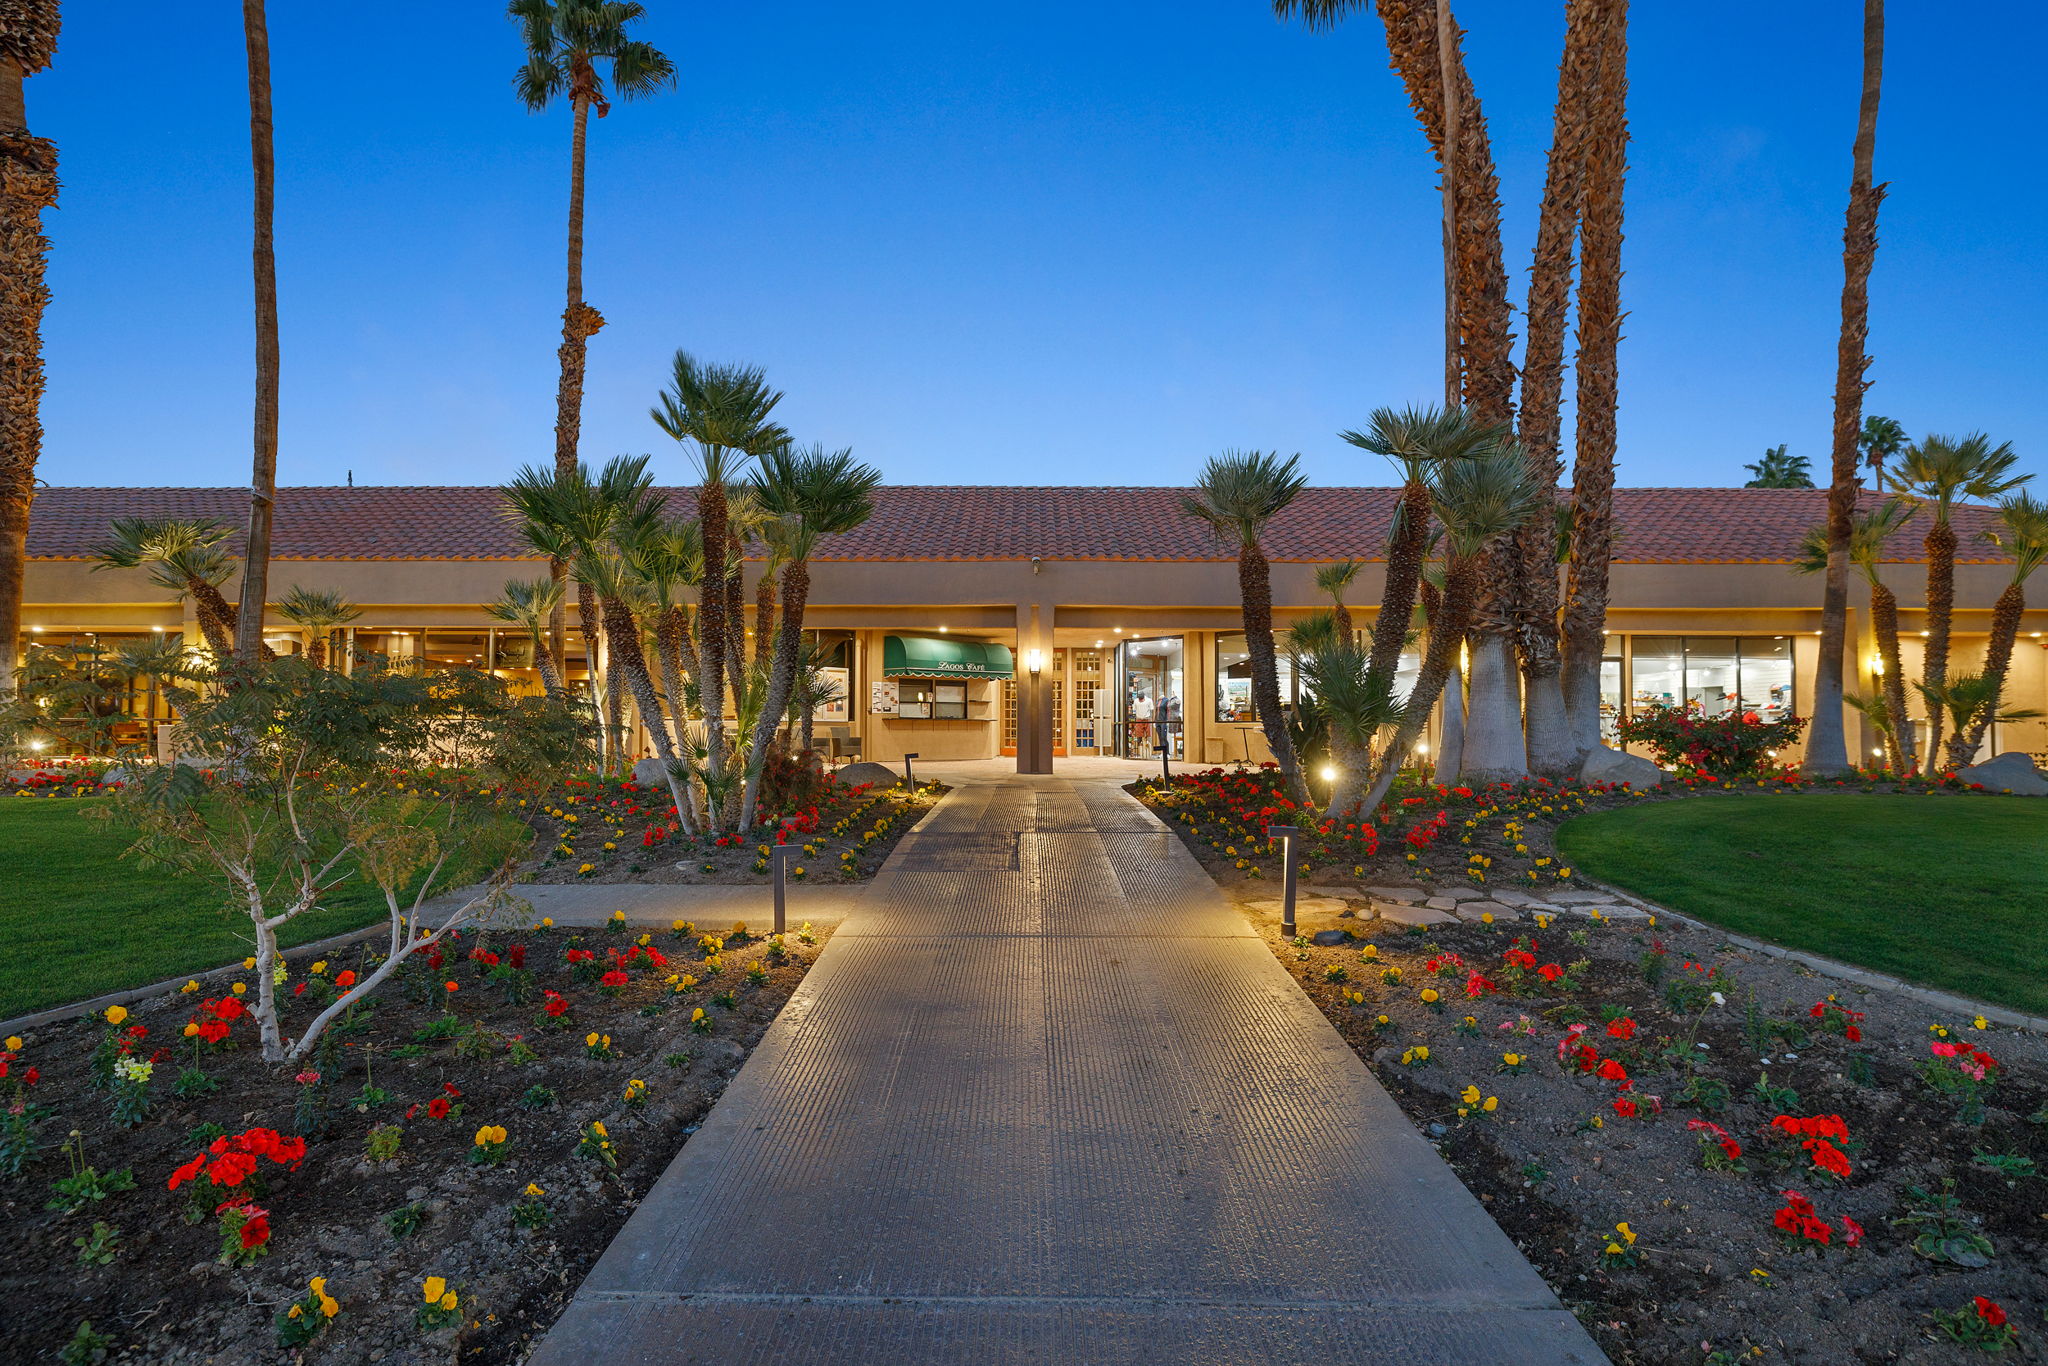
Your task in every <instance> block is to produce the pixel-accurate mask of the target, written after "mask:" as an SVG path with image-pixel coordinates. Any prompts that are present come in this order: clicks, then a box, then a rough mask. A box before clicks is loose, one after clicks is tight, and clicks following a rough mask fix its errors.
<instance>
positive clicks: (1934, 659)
mask: <svg viewBox="0 0 2048 1366" xmlns="http://www.w3.org/2000/svg"><path fill="white" fill-rule="evenodd" d="M1940 511H1942V512H1946V509H1940ZM1921 544H1922V545H1923V546H1924V547H1925V548H1926V551H1927V646H1926V657H1925V662H1924V663H1923V664H1922V665H1921V669H1920V676H1921V677H1922V678H1923V679H1925V680H1926V682H1927V685H1928V686H1929V687H1936V688H1938V687H1940V686H1941V685H1942V684H1944V683H1946V682H1948V643H1949V632H1950V630H1951V629H1952V628H1953V626H1954V622H1955V610H1956V529H1955V525H1954V524H1953V523H1952V522H1950V521H1949V520H1948V518H1947V517H1945V516H1942V517H1938V518H1937V520H1936V521H1935V523H1934V525H1933V526H1931V527H1929V528H1928V529H1927V536H1926V539H1925V540H1923V541H1922V542H1921ZM1947 719H1948V718H1947V717H1946V716H1945V715H1944V714H1943V712H1942V709H1941V708H1940V707H1929V708H1928V709H1927V766H1928V767H1929V768H1930V769H1932V768H1935V767H1937V763H1936V761H1937V760H1938V759H1939V758H1940V756H1941V733H1942V731H1943V729H1944V725H1943V723H1944V722H1945V721H1946V720H1947Z"/></svg>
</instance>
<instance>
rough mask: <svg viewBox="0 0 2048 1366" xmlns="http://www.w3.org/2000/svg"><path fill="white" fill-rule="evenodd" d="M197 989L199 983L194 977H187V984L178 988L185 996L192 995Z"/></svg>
mask: <svg viewBox="0 0 2048 1366" xmlns="http://www.w3.org/2000/svg"><path fill="white" fill-rule="evenodd" d="M197 990H199V983H198V982H197V981H195V980H192V979H187V980H186V982H185V985H184V986H181V987H179V988H178V991H179V993H180V994H182V995H185V996H190V995H191V994H192V993H193V992H195V991H197Z"/></svg>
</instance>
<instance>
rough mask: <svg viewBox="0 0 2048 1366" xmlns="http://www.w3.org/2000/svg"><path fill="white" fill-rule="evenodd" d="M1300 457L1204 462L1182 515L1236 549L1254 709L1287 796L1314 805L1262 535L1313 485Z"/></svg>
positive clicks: (1234, 455)
mask: <svg viewBox="0 0 2048 1366" xmlns="http://www.w3.org/2000/svg"><path fill="white" fill-rule="evenodd" d="M1300 465H1301V457H1300V456H1299V455H1290V456H1288V457H1287V458H1286V459H1285V460H1282V459H1281V458H1280V457H1279V454H1278V453H1277V452H1275V453H1273V454H1270V455H1269V454H1266V453H1265V452H1263V451H1225V452H1224V453H1223V454H1221V455H1219V456H1216V457H1214V458H1212V459H1211V460H1210V461H1209V463H1208V464H1207V465H1206V466H1204V467H1203V469H1202V475H1201V478H1200V479H1198V480H1197V481H1196V483H1195V492H1194V493H1192V494H1189V495H1187V496H1185V497H1183V498H1182V499H1181V512H1182V514H1183V515H1185V516H1188V517H1197V518H1200V519H1201V520H1202V521H1204V522H1207V523H1208V524H1209V527H1210V529H1211V530H1212V531H1214V532H1215V533H1216V537H1217V539H1218V540H1221V541H1224V542H1227V543H1228V542H1235V544H1236V546H1237V587H1238V593H1239V595H1240V597H1241V598H1242V600H1243V603H1244V638H1245V649H1246V651H1247V652H1248V653H1249V654H1250V656H1251V660H1250V663H1251V670H1252V706H1253V707H1254V708H1256V709H1257V711H1258V713H1259V727H1260V729H1261V730H1263V731H1264V732H1265V735H1266V744H1267V746H1268V747H1269V748H1270V749H1271V750H1272V751H1273V758H1274V760H1275V761H1276V762H1278V763H1279V765H1280V777H1281V781H1282V783H1283V785H1284V786H1285V787H1286V790H1287V795H1288V797H1289V798H1290V799H1291V800H1292V801H1293V802H1294V803H1295V805H1297V806H1302V807H1306V806H1308V805H1309V798H1308V787H1307V785H1306V784H1304V783H1303V781H1302V777H1301V765H1300V764H1299V763H1298V762H1297V761H1296V759H1295V754H1294V745H1293V743H1292V741H1291V740H1290V739H1289V738H1288V735H1287V718H1286V717H1285V716H1284V715H1282V713H1281V710H1280V673H1279V663H1278V660H1277V658H1276V657H1275V655H1274V652H1273V581H1272V572H1271V570H1270V568H1269V567H1268V565H1267V563H1266V555H1265V552H1264V551H1263V550H1261V549H1260V548H1259V536H1260V533H1262V532H1263V531H1264V530H1265V529H1266V526H1267V524H1268V523H1270V522H1271V521H1272V520H1273V518H1274V517H1275V516H1277V515H1278V514H1279V512H1280V511H1281V509H1283V508H1285V507H1286V506H1287V505H1288V504H1289V503H1291V502H1293V501H1294V499H1295V496H1296V495H1297V494H1299V493H1300V492H1301V491H1302V489H1303V488H1305V487H1307V485H1308V478H1307V476H1305V475H1303V474H1302V473H1301V472H1300Z"/></svg>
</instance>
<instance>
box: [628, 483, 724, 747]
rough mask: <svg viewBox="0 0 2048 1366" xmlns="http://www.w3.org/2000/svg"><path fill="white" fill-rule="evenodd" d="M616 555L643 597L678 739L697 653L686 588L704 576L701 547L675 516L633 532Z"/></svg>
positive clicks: (684, 520)
mask: <svg viewBox="0 0 2048 1366" xmlns="http://www.w3.org/2000/svg"><path fill="white" fill-rule="evenodd" d="M619 551H620V553H621V554H622V555H624V556H625V558H626V562H627V564H628V565H630V566H631V568H632V570H633V574H634V576H635V577H636V578H637V579H638V580H639V581H640V584H641V586H642V588H643V589H644V590H645V592H646V593H647V594H648V596H649V598H650V603H649V607H648V615H649V616H650V617H651V618H652V624H653V636H654V652H655V655H656V657H657V658H658V659H659V660H660V661H661V688H662V691H663V692H664V693H666V694H667V696H668V707H669V712H670V714H671V715H673V716H674V717H675V725H676V734H677V737H678V739H680V738H681V736H682V732H683V727H684V722H685V718H686V717H687V716H688V715H689V710H690V708H689V703H688V699H687V692H688V689H689V684H688V683H687V682H686V681H685V680H686V679H695V678H696V677H697V675H698V662H697V651H696V649H695V647H694V646H692V645H691V643H690V605H689V603H688V601H687V600H686V599H685V598H684V597H683V590H684V589H686V588H697V587H698V586H699V584H700V583H701V582H702V580H703V577H704V543H703V539H702V537H701V536H700V534H699V529H698V526H697V520H696V519H695V518H694V517H675V518H671V519H669V520H668V521H664V522H658V523H656V524H654V525H652V526H648V527H646V528H644V529H641V530H637V531H629V532H628V534H627V535H626V537H625V539H623V540H621V541H620V542H619Z"/></svg>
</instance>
